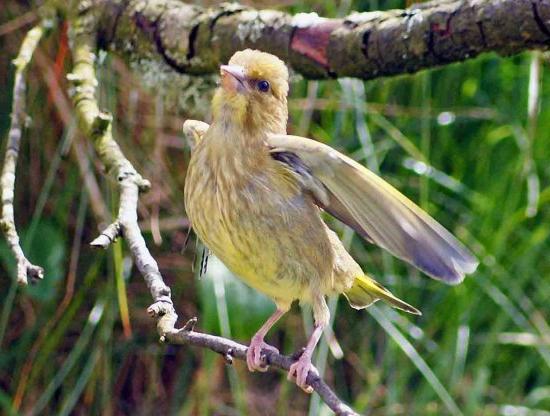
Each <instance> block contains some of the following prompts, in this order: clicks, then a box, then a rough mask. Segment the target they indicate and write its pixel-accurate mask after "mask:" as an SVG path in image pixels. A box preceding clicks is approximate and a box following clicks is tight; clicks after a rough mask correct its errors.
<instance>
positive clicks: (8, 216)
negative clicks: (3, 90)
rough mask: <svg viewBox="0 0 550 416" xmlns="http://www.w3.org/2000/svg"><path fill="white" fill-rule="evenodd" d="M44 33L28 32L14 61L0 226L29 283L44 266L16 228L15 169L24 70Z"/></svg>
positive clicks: (21, 278) (23, 282)
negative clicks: (28, 253) (23, 244)
mask: <svg viewBox="0 0 550 416" xmlns="http://www.w3.org/2000/svg"><path fill="white" fill-rule="evenodd" d="M43 34H44V26H43V25H38V26H36V27H34V28H33V29H31V30H29V31H28V32H27V35H26V36H25V39H24V40H23V43H22V44H21V49H20V50H19V54H18V55H17V58H15V60H14V61H13V64H14V65H15V81H14V84H13V107H12V112H11V125H10V130H9V133H8V142H7V146H6V155H5V157H4V167H3V169H2V176H1V179H0V180H1V186H2V219H1V220H0V225H1V227H2V230H3V231H4V235H5V237H6V240H7V242H8V245H9V247H10V249H11V251H12V253H13V255H14V256H15V260H16V262H17V282H18V283H19V284H21V285H26V284H27V283H28V279H29V278H30V279H31V280H37V279H42V278H43V277H44V269H42V267H39V266H35V265H34V264H32V263H31V262H30V261H29V260H28V259H27V257H26V256H25V253H23V249H22V248H21V243H20V239H19V234H18V233H17V229H16V228H15V216H14V208H13V198H14V188H15V169H16V167H17V158H18V156H19V146H20V142H21V134H22V131H23V128H24V124H25V117H26V113H25V89H26V88H25V72H26V69H27V66H28V64H29V62H30V61H31V58H32V55H33V53H34V51H35V49H36V47H37V45H38V42H39V41H40V39H41V38H42V35H43Z"/></svg>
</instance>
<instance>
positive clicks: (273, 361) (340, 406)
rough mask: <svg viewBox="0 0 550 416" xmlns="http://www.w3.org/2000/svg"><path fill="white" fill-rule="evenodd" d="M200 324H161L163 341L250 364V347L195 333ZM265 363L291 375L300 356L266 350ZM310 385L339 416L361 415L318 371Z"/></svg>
mask: <svg viewBox="0 0 550 416" xmlns="http://www.w3.org/2000/svg"><path fill="white" fill-rule="evenodd" d="M196 322H197V318H192V319H190V320H189V321H188V322H187V323H186V324H185V325H184V326H183V328H182V329H179V330H177V329H174V326H173V323H172V322H167V321H163V320H162V319H161V320H160V321H159V327H158V328H159V333H160V334H161V341H162V342H169V343H171V344H180V345H185V344H189V345H194V346H196V347H202V348H208V349H210V350H212V351H214V352H217V353H219V354H221V355H222V356H223V357H224V358H225V360H226V362H227V363H229V364H231V363H232V360H233V358H237V359H239V360H243V361H246V350H247V349H248V347H246V346H245V345H242V344H239V343H237V342H235V341H232V340H229V339H227V338H222V337H218V336H214V335H209V334H203V333H200V332H195V331H194V330H193V327H194V325H195V323H196ZM163 323H166V324H167V326H166V328H163V325H162V324H163ZM262 355H263V358H264V361H265V363H266V364H267V365H270V366H271V367H274V368H277V369H279V370H282V371H286V372H288V370H289V369H290V365H291V364H292V363H294V362H295V361H296V359H297V358H299V355H298V354H296V355H298V356H297V357H296V356H292V357H289V356H287V355H282V354H278V353H276V352H274V351H272V350H262ZM307 383H308V384H309V385H310V386H311V387H313V390H315V391H316V392H317V394H319V396H320V397H321V399H322V400H323V401H324V402H325V403H326V404H327V406H328V407H329V408H330V409H331V410H332V411H333V412H334V413H336V415H338V416H358V413H356V412H355V411H353V410H352V409H351V408H350V407H349V406H347V405H346V404H344V403H343V402H342V401H341V400H340V399H339V398H338V396H337V395H336V394H335V393H334V391H332V389H331V388H330V387H329V385H328V384H327V383H325V381H324V380H323V379H322V378H321V377H319V375H318V374H316V373H315V372H312V371H310V372H309V374H308V376H307Z"/></svg>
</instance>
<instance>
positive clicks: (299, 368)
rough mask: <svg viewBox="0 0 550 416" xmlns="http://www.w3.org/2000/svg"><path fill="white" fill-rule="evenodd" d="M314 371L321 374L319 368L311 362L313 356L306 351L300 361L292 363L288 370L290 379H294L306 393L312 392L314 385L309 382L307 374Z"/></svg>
mask: <svg viewBox="0 0 550 416" xmlns="http://www.w3.org/2000/svg"><path fill="white" fill-rule="evenodd" d="M310 371H312V372H313V373H315V374H319V372H318V371H317V369H316V368H315V367H314V365H313V364H312V363H311V356H310V355H309V354H307V353H306V351H304V353H302V355H301V356H300V358H299V359H298V361H296V362H294V363H293V364H291V365H290V369H289V370H288V379H289V380H290V381H294V382H295V383H296V385H297V386H298V387H300V388H301V389H302V390H303V391H305V392H306V393H312V392H313V387H311V386H310V385H308V384H307V375H308V374H309V372H310Z"/></svg>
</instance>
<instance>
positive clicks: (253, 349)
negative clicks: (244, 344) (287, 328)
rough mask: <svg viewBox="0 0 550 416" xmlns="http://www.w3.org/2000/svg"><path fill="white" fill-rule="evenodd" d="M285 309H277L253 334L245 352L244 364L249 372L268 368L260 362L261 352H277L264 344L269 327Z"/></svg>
mask: <svg viewBox="0 0 550 416" xmlns="http://www.w3.org/2000/svg"><path fill="white" fill-rule="evenodd" d="M286 311H287V309H280V308H279V307H277V309H276V310H275V312H273V315H271V316H270V317H269V319H268V320H267V321H266V322H265V324H263V325H262V327H261V328H260V329H259V330H258V332H256V334H254V336H253V337H252V339H251V340H250V346H249V347H248V350H247V351H246V364H247V365H248V369H249V370H250V371H262V372H263V371H267V369H268V366H267V365H265V363H264V362H263V360H262V350H263V349H264V350H271V351H275V352H279V350H277V348H275V347H272V346H271V345H269V344H266V343H265V342H264V338H265V336H266V334H267V333H268V332H269V330H270V329H271V327H272V326H273V325H275V323H276V322H277V321H278V320H279V319H280V318H281V316H283V315H284V314H285V313H286Z"/></svg>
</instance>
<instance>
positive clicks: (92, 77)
mask: <svg viewBox="0 0 550 416" xmlns="http://www.w3.org/2000/svg"><path fill="white" fill-rule="evenodd" d="M80 16H81V15H80V14H79V17H78V18H75V19H74V20H73V21H72V26H71V31H72V35H73V42H72V53H73V63H74V64H73V69H72V73H70V74H68V75H67V77H68V79H69V80H70V81H71V83H72V85H73V90H74V91H73V102H74V106H75V109H76V114H77V117H78V121H79V125H80V128H81V130H82V131H83V132H84V133H85V135H86V136H87V137H89V138H90V139H91V140H92V142H93V144H94V148H95V150H96V152H97V154H98V157H99V159H100V160H101V162H102V163H103V165H104V166H105V170H106V172H107V173H111V174H112V175H113V176H114V177H115V178H116V180H117V184H118V188H119V192H120V200H119V210H118V215H117V218H116V220H115V221H114V222H113V223H112V224H111V225H109V226H108V227H107V228H106V229H105V230H104V231H103V232H102V233H101V235H100V236H99V237H97V238H96V239H95V240H94V241H92V243H91V244H92V246H94V247H99V248H107V247H108V246H109V245H110V244H111V243H112V242H113V241H114V240H115V239H116V238H117V237H118V236H119V235H122V236H123V237H124V238H125V240H126V242H127V243H128V246H129V248H130V252H131V253H132V256H133V258H134V261H135V263H136V266H137V268H138V270H139V271H140V272H141V274H142V275H143V277H144V279H145V281H146V283H147V286H148V287H149V290H150V292H151V295H152V297H153V301H154V303H153V305H151V306H150V307H149V309H148V312H149V313H150V314H151V315H152V316H154V317H158V316H161V315H162V316H163V317H164V319H167V317H170V319H172V320H173V321H174V322H175V321H176V319H177V315H176V313H175V310H174V306H173V304H172V299H171V296H170V288H169V287H168V286H167V285H166V284H165V283H164V281H163V279H162V276H161V274H160V271H159V268H158V265H157V263H156V261H155V260H154V259H153V257H152V256H151V253H150V252H149V250H148V249H147V246H146V244H145V240H144V239H143V236H142V235H141V231H140V229H139V226H138V223H137V204H138V197H139V192H140V191H146V190H148V189H149V187H150V184H149V182H148V181H147V180H145V179H143V178H142V177H141V175H140V174H139V173H138V172H137V171H136V170H135V168H134V167H133V166H132V164H131V163H130V161H128V159H126V157H125V156H124V154H123V153H122V151H121V149H120V147H119V146H118V144H117V143H116V142H115V140H114V139H113V134H112V117H111V115H110V114H108V113H105V112H102V111H100V110H99V106H98V103H97V100H96V87H97V85H98V81H97V78H96V74H95V67H94V63H95V53H94V52H95V45H96V44H95V37H94V36H93V35H92V33H93V29H94V27H95V22H94V21H91V20H89V19H83V18H80Z"/></svg>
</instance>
